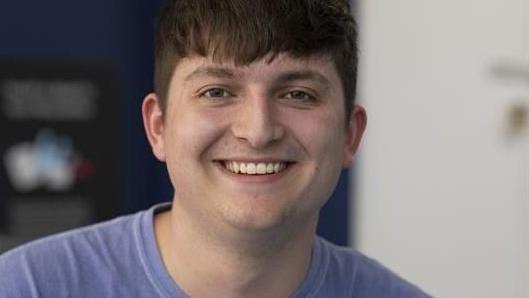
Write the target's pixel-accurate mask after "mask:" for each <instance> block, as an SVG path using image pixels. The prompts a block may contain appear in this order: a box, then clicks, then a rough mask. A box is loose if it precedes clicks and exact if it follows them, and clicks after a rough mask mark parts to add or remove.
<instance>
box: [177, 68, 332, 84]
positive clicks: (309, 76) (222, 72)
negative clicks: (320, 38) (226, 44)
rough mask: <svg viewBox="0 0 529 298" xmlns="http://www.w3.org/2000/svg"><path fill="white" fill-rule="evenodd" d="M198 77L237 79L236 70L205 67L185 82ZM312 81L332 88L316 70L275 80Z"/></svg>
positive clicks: (303, 71)
mask: <svg viewBox="0 0 529 298" xmlns="http://www.w3.org/2000/svg"><path fill="white" fill-rule="evenodd" d="M197 77H215V78H220V79H233V78H235V77H237V75H236V73H235V71H234V70H232V69H231V68H226V67H218V66H204V67H199V68H197V69H195V70H194V71H193V72H191V73H190V74H188V75H187V76H186V77H185V78H184V81H190V80H192V79H195V78H197ZM302 80H311V81H316V82H318V83H320V84H322V85H323V86H325V87H329V86H330V82H329V80H328V79H327V77H325V76H324V75H322V74H320V73H319V72H317V71H314V70H292V71H287V72H284V73H281V74H280V75H279V76H278V77H277V78H275V79H274V82H275V84H281V83H285V82H292V81H302Z"/></svg>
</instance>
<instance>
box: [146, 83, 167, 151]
mask: <svg viewBox="0 0 529 298" xmlns="http://www.w3.org/2000/svg"><path fill="white" fill-rule="evenodd" d="M141 113H142V116H143V126H144V128H145V133H146V134H147V139H149V143H150V144H151V148H152V152H153V154H154V156H156V158H158V160H160V161H165V143H164V141H165V139H164V133H163V132H164V119H163V112H162V108H161V105H160V100H159V98H158V96H157V95H156V94H155V93H149V94H147V96H145V99H143V104H142V106H141Z"/></svg>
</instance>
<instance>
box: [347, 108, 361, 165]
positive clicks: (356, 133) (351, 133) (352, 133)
mask: <svg viewBox="0 0 529 298" xmlns="http://www.w3.org/2000/svg"><path fill="white" fill-rule="evenodd" d="M366 125H367V114H366V110H365V109H364V108H363V107H362V106H359V105H355V106H354V107H353V110H352V111H351V116H350V117H349V123H348V126H347V128H346V140H345V147H344V158H343V167H344V168H348V167H350V166H351V165H352V164H353V160H354V157H355V155H356V152H357V151H358V147H359V146H360V141H361V140H362V136H363V135H364V131H365V129H366Z"/></svg>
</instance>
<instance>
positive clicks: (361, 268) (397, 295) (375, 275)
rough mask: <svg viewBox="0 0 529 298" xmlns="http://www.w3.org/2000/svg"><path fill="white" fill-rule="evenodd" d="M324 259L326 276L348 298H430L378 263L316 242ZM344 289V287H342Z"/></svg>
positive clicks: (345, 250) (332, 245)
mask: <svg viewBox="0 0 529 298" xmlns="http://www.w3.org/2000/svg"><path fill="white" fill-rule="evenodd" d="M319 241H320V242H321V244H320V245H321V246H322V251H323V253H324V254H325V255H327V258H328V268H327V275H328V276H329V275H330V276H333V278H334V279H335V280H336V281H337V282H339V283H341V285H339V286H341V287H346V288H348V289H349V293H348V295H347V296H349V297H391V298H401V297H402V298H404V297H406V298H414V297H417V298H418V297H431V296H429V295H427V294H426V293H424V292H423V291H422V290H421V289H419V288H418V287H417V286H415V285H413V284H412V283H410V282H408V281H407V280H405V279H404V278H402V277H400V276H399V275H397V274H396V273H394V272H393V271H391V270H390V269H388V268H387V267H385V266H384V265H382V264H381V263H379V262H378V261H376V260H374V259H372V258H369V257H367V256H365V255H363V254H362V253H360V252H358V251H356V250H353V249H352V248H349V247H342V246H337V245H335V244H332V243H330V242H328V241H326V240H324V239H321V238H320V239H319ZM346 285H348V287H347V286H346Z"/></svg>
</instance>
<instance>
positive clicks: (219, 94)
mask: <svg viewBox="0 0 529 298" xmlns="http://www.w3.org/2000/svg"><path fill="white" fill-rule="evenodd" d="M200 96H203V97H207V98H210V99H219V98H225V97H231V96H233V94H231V93H230V92H228V91H227V90H226V89H224V88H220V87H214V88H209V89H207V90H205V91H203V92H202V93H200Z"/></svg>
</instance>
